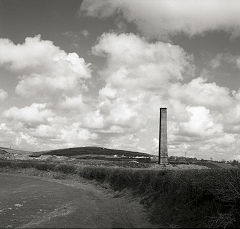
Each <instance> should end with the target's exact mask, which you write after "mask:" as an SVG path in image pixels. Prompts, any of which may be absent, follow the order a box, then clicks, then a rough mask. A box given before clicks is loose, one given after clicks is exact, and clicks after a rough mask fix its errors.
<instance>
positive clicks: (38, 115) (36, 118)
mask: <svg viewBox="0 0 240 229" xmlns="http://www.w3.org/2000/svg"><path fill="white" fill-rule="evenodd" d="M53 115H54V113H53V112H52V111H51V110H49V109H48V108H47V105H46V104H36V103H33V104H32V105H31V106H26V107H23V108H17V107H11V108H10V109H8V110H6V111H5V112H4V116H5V117H6V118H8V119H10V120H14V121H20V122H23V123H26V124H28V125H32V124H38V123H45V122H47V121H48V120H49V118H50V117H52V116H53Z"/></svg>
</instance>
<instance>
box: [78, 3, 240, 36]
mask: <svg viewBox="0 0 240 229" xmlns="http://www.w3.org/2000/svg"><path fill="white" fill-rule="evenodd" d="M239 8H240V2H239V1H238V0H230V1H225V0H197V1H196V0H181V1H179V0H148V1H145V0H131V1H129V0H115V1H111V0H99V1H96V0H84V1H83V3H82V5H81V8H80V13H82V14H86V15H88V16H95V17H100V18H104V17H109V16H113V15H114V14H121V15H123V17H124V18H125V19H126V20H127V21H128V22H131V23H134V24H136V25H137V27H138V28H139V30H140V31H142V32H143V33H144V34H145V35H147V36H154V37H161V38H162V37H165V38H166V37H167V36H169V35H175V34H178V33H185V34H187V35H189V36H193V35H198V34H203V33H205V32H209V31H214V30H219V31H220V30H221V31H226V32H229V33H231V34H232V35H234V36H237V35H239V33H240V16H239Z"/></svg>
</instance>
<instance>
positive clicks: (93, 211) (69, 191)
mask: <svg viewBox="0 0 240 229" xmlns="http://www.w3.org/2000/svg"><path fill="white" fill-rule="evenodd" d="M0 224H1V227H8V228H12V227H13V228H15V227H20V228H33V227H40V228H46V227H48V228H51V227H52V228H59V227H61V228H74V227H77V228H79V227H82V228H86V227H87V228H89V227H90V228H141V227H142V228H146V227H147V228H149V227H154V226H153V225H151V224H150V223H149V222H148V220H147V217H146V214H145V213H144V211H143V208H142V206H141V205H140V204H139V203H137V201H134V200H132V199H131V198H130V197H126V196H124V197H116V196H114V193H113V192H111V191H107V190H104V188H101V187H99V186H97V185H94V184H91V183H88V182H87V181H86V180H84V179H82V180H81V181H78V182H76V181H73V180H55V179H48V178H40V177H28V176H23V175H15V174H0ZM155 227H156V225H155Z"/></svg>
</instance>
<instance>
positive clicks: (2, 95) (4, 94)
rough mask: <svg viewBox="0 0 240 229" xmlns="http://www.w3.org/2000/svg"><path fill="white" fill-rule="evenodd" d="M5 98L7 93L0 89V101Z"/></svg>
mask: <svg viewBox="0 0 240 229" xmlns="http://www.w3.org/2000/svg"><path fill="white" fill-rule="evenodd" d="M7 97H8V93H7V92H6V91H5V90H3V89H0V101H3V100H5V99H6V98H7Z"/></svg>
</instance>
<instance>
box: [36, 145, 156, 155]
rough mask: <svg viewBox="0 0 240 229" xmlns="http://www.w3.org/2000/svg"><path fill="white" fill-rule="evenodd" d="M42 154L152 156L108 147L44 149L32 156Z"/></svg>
mask: <svg viewBox="0 0 240 229" xmlns="http://www.w3.org/2000/svg"><path fill="white" fill-rule="evenodd" d="M40 155H56V156H71V157H72V156H74V157H77V156H87V155H93V156H112V157H113V156H117V157H150V156H151V155H149V154H147V153H139V152H132V151H126V150H115V149H107V148H102V147H77V148H68V149H57V150H51V151H42V152H37V153H33V155H32V156H35V157H38V156H40Z"/></svg>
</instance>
